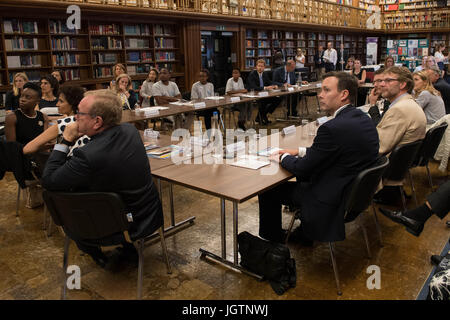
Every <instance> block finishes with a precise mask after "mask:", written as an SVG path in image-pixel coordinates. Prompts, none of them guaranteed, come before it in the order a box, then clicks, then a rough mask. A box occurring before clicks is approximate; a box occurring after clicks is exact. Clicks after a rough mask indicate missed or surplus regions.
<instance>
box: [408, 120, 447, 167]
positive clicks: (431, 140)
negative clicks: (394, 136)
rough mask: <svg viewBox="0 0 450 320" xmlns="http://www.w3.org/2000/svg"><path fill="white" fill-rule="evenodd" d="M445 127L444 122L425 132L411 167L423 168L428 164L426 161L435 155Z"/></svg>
mask: <svg viewBox="0 0 450 320" xmlns="http://www.w3.org/2000/svg"><path fill="white" fill-rule="evenodd" d="M447 127H448V124H447V123H446V122H444V123H442V124H441V125H439V126H437V127H434V128H431V129H430V130H428V131H427V134H426V136H425V139H423V143H422V145H421V146H420V149H419V151H418V152H417V156H416V158H415V160H414V162H413V164H412V167H418V166H419V167H423V166H425V165H426V164H427V163H428V161H429V160H430V159H431V158H432V157H433V156H434V154H435V153H436V150H437V148H438V147H439V144H440V143H441V140H442V136H443V135H444V133H445V130H447Z"/></svg>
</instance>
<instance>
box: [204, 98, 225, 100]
mask: <svg viewBox="0 0 450 320" xmlns="http://www.w3.org/2000/svg"><path fill="white" fill-rule="evenodd" d="M205 99H208V100H220V99H225V97H206V98H205Z"/></svg>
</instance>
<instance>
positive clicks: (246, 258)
mask: <svg viewBox="0 0 450 320" xmlns="http://www.w3.org/2000/svg"><path fill="white" fill-rule="evenodd" d="M238 245H239V253H240V254H241V266H242V267H244V268H246V269H248V270H249V271H251V272H253V273H256V274H258V275H261V276H263V277H264V279H267V280H269V282H270V285H271V286H272V289H273V290H274V291H275V292H276V293H277V294H278V295H282V294H283V293H284V292H285V291H286V290H287V289H289V288H294V287H295V285H296V282H297V272H296V269H295V260H294V259H292V258H291V253H290V251H289V248H288V247H286V246H285V245H283V244H279V243H275V242H270V241H266V240H263V239H261V238H258V237H255V236H254V235H252V234H250V233H248V232H246V231H244V232H241V233H240V234H239V235H238Z"/></svg>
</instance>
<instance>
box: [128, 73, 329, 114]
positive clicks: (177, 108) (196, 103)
mask: <svg viewBox="0 0 450 320" xmlns="http://www.w3.org/2000/svg"><path fill="white" fill-rule="evenodd" d="M320 87H321V82H312V83H309V84H308V85H301V86H293V87H290V88H287V89H276V90H270V91H260V92H255V93H254V94H253V95H251V94H250V93H240V94H233V95H225V96H222V97H208V98H206V99H197V100H192V101H186V102H184V105H177V104H173V103H168V104H164V105H161V106H157V107H148V108H138V109H135V110H123V111H122V122H139V121H147V120H152V119H160V118H164V117H168V116H174V115H178V114H182V113H189V112H195V111H202V110H207V109H212V108H218V107H227V106H232V105H234V104H239V103H246V102H251V101H255V100H260V99H267V98H271V97H279V96H286V95H292V94H294V93H301V92H304V91H311V90H319V89H320ZM187 104H190V105H187ZM158 107H163V108H164V109H159V108H158ZM157 109H159V110H157ZM156 110H157V111H156Z"/></svg>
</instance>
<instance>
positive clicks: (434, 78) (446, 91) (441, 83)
mask: <svg viewBox="0 0 450 320" xmlns="http://www.w3.org/2000/svg"><path fill="white" fill-rule="evenodd" d="M427 73H428V77H429V78H430V80H431V83H432V84H433V86H434V87H435V88H436V89H437V90H439V92H440V93H441V97H442V100H444V104H445V113H446V114H450V84H448V83H447V81H445V80H444V79H442V78H441V70H439V68H438V67H436V66H432V67H430V68H429V69H427Z"/></svg>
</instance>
